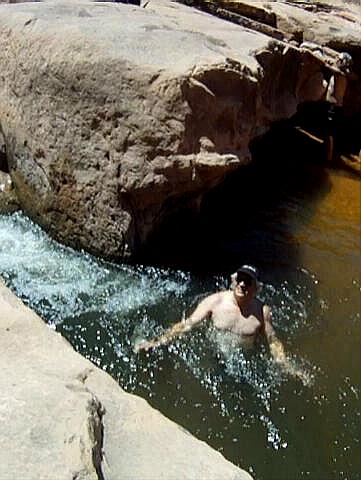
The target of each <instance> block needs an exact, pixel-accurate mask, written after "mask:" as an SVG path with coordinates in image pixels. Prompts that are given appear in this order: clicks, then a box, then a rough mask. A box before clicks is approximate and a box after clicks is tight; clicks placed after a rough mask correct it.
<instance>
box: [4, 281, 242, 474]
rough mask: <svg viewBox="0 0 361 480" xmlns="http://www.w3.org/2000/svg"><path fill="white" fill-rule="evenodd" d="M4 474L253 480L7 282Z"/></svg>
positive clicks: (5, 298) (5, 302)
mask: <svg viewBox="0 0 361 480" xmlns="http://www.w3.org/2000/svg"><path fill="white" fill-rule="evenodd" d="M0 364H1V369H0V424H1V429H0V478H1V480H14V479H21V480H50V479H51V480H74V479H78V480H91V479H94V480H95V479H100V480H120V479H122V480H135V479H143V480H151V479H157V480H158V479H164V480H177V479H179V480H195V479H201V478H206V479H207V480H208V479H210V480H212V479H213V480H219V479H222V480H251V476H250V475H249V474H248V473H246V472H244V471H243V470H241V469H239V468H237V467H236V466H234V465H233V464H231V463H230V462H228V461H227V460H225V459H224V457H223V456H222V455H221V454H220V453H218V452H216V451H215V450H213V449H211V448H210V447H209V446H208V445H206V444H205V443H203V442H201V441H199V440H197V439H196V438H194V437H193V436H192V435H190V434H189V433H188V432H186V431H185V430H184V429H182V428H181V427H179V426H177V425H176V424H175V423H173V422H171V421H170V420H168V419H167V418H166V417H164V416H163V415H162V414H160V413H159V412H158V411H156V410H154V409H153V408H151V407H150V406H149V405H148V404H147V402H146V401H145V400H142V399H141V398H138V397H136V396H134V395H130V394H127V393H125V392H124V391H123V390H122V389H121V388H120V387H119V385H118V384H117V383H116V382H115V381H114V380H112V379H111V378H110V377H109V375H108V374H106V373H105V372H103V371H101V370H99V369H98V368H96V367H95V366H94V365H93V364H91V363H90V362H89V361H87V360H85V359H84V358H83V357H81V356H80V355H79V354H77V353H76V352H75V351H74V350H73V349H72V348H71V346H70V345H69V344H68V343H67V342H66V341H65V340H64V339H63V337H61V336H60V335H59V334H57V333H55V332H53V331H52V330H50V329H49V328H48V327H47V326H46V325H45V324H44V323H43V321H42V320H41V319H40V318H39V317H38V316H37V315H35V313H33V312H32V311H30V310H29V309H28V308H26V307H25V306H24V305H23V304H22V302H21V301H20V300H18V299H17V298H16V297H15V296H14V295H13V294H12V293H11V292H10V291H9V290H8V289H7V288H6V287H5V286H4V285H3V283H0Z"/></svg>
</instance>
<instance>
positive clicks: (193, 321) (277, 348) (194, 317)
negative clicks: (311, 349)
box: [135, 265, 305, 381]
mask: <svg viewBox="0 0 361 480" xmlns="http://www.w3.org/2000/svg"><path fill="white" fill-rule="evenodd" d="M258 277H259V276H258V270H257V269H256V268H255V267H253V266H251V265H243V266H242V267H240V268H239V269H238V270H237V271H236V272H235V273H234V274H233V275H232V276H231V280H232V281H231V287H230V289H229V290H225V291H221V292H217V293H214V294H212V295H209V296H208V297H206V298H205V299H204V300H202V301H201V302H200V303H199V304H198V306H197V307H196V309H195V310H194V312H193V313H192V314H191V315H190V316H189V317H188V318H186V319H184V320H182V321H180V322H178V323H176V324H175V325H173V326H172V327H171V328H169V329H168V330H167V331H166V332H165V333H164V334H163V335H161V336H160V337H159V338H155V339H153V340H150V341H144V342H141V343H140V344H139V345H136V346H135V351H136V352H138V351H140V350H145V351H148V350H150V349H152V348H157V347H159V346H161V345H166V344H168V343H170V342H171V341H172V340H173V339H174V338H176V337H178V336H180V335H182V334H184V333H185V332H188V331H190V330H192V328H194V327H196V326H198V325H200V324H201V323H202V322H203V321H205V320H207V319H210V320H211V321H212V324H213V326H214V328H215V329H217V330H219V331H221V332H230V334H231V335H232V337H233V338H234V340H235V342H232V343H234V344H237V345H240V346H249V345H253V344H254V343H255V341H256V339H257V338H258V337H260V336H264V337H265V339H266V340H267V343H268V345H269V349H270V352H271V355H272V357H273V359H274V360H275V361H276V362H277V363H279V364H280V365H282V366H283V368H284V369H285V370H286V371H287V372H288V373H291V374H293V375H296V376H299V377H300V378H301V379H302V380H303V381H304V380H305V379H304V373H303V372H300V371H298V370H297V369H296V368H295V367H294V366H293V365H291V364H290V362H289V360H288V358H287V357H286V354H285V350H284V347H283V345H282V343H281V341H280V340H279V339H278V338H277V336H276V333H275V331H274V329H273V326H272V321H271V309H270V307H269V306H268V305H265V304H263V303H262V302H261V301H260V300H259V299H257V298H256V294H257V291H258V288H259V279H258Z"/></svg>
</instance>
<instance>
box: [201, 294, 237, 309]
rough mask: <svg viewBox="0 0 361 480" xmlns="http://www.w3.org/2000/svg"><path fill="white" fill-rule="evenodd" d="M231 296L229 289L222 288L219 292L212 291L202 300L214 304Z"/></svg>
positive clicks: (227, 299) (204, 302)
mask: <svg viewBox="0 0 361 480" xmlns="http://www.w3.org/2000/svg"><path fill="white" fill-rule="evenodd" d="M231 298H232V292H231V291H230V290H222V291H221V292H216V293H212V294H211V295H208V297H206V298H204V299H203V300H202V303H203V304H207V305H212V306H216V305H219V304H220V303H223V302H225V301H226V302H227V301H229V300H230V299H231Z"/></svg>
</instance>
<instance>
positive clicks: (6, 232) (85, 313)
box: [0, 213, 306, 449]
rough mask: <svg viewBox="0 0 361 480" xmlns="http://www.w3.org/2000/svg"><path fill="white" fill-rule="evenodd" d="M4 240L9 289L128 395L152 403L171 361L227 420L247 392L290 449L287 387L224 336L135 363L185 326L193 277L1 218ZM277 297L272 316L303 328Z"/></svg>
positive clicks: (293, 309) (2, 261) (300, 314)
mask: <svg viewBox="0 0 361 480" xmlns="http://www.w3.org/2000/svg"><path fill="white" fill-rule="evenodd" d="M0 231H1V247H0V269H1V274H2V276H3V277H4V278H5V279H6V280H7V282H8V284H9V285H10V286H11V287H12V288H13V289H14V290H15V291H16V292H17V294H18V295H19V296H21V297H22V298H23V299H25V301H26V302H27V303H29V305H30V306H31V307H32V308H34V309H35V310H36V311H37V312H39V314H40V315H42V316H43V317H44V318H46V319H47V321H48V323H49V324H50V325H53V326H54V327H57V328H58V329H59V330H60V331H62V332H63V333H64V334H65V335H66V336H67V337H68V338H69V339H70V340H71V342H72V343H73V344H74V346H75V348H76V349H77V350H79V351H80V352H82V353H83V354H85V356H87V357H88V358H89V359H90V360H92V361H93V362H94V363H95V364H96V365H99V366H101V367H102V368H103V369H104V370H107V371H109V372H110V373H111V374H112V375H114V376H116V377H117V378H118V379H119V381H120V383H121V384H122V386H123V387H124V388H126V389H127V390H128V391H134V392H137V391H139V387H140V389H141V393H143V394H144V393H146V395H147V396H150V397H154V396H156V395H157V393H156V391H153V390H154V389H153V385H154V384H155V381H154V377H156V376H157V374H158V370H159V369H161V368H162V367H161V364H162V363H163V362H164V361H165V358H166V357H167V356H168V357H171V358H170V359H169V358H168V360H167V361H170V362H171V363H174V368H175V369H176V370H177V368H183V369H186V370H188V371H189V372H190V374H191V375H192V376H193V377H194V379H196V380H197V381H198V383H199V386H200V388H201V389H204V390H205V391H206V392H208V393H209V394H210V395H211V396H212V397H213V399H214V401H215V402H216V404H217V405H218V407H219V411H220V413H221V415H223V416H228V417H230V416H231V415H232V413H231V412H232V409H234V407H235V405H234V404H235V403H239V402H240V400H241V399H240V390H244V388H245V387H247V388H248V389H250V391H251V392H253V395H254V397H255V401H256V402H258V406H256V407H255V413H254V414H252V415H250V418H251V417H252V418H253V421H255V420H256V418H259V419H260V421H261V423H262V424H263V425H264V427H265V428H266V430H267V432H268V433H267V438H268V441H269V443H270V444H272V445H273V447H274V448H275V449H278V448H279V447H280V446H281V445H285V444H286V442H284V441H283V440H282V438H281V434H280V433H279V431H278V429H277V427H276V426H275V425H274V424H273V423H272V420H271V419H270V418H269V417H268V416H267V415H269V414H270V411H271V402H272V395H273V394H275V393H276V392H277V386H279V385H280V384H281V383H282V382H283V381H284V378H283V376H282V374H281V373H280V372H279V371H278V370H277V369H276V368H275V365H273V364H272V362H271V361H270V359H269V355H268V354H267V352H266V351H265V350H264V348H263V349H262V350H261V351H260V352H258V353H256V354H251V355H250V356H249V355H248V356H247V352H246V353H244V352H242V350H240V349H239V348H237V349H235V348H234V347H233V346H231V345H230V344H229V343H227V341H226V335H225V334H223V335H219V334H217V333H216V332H214V331H212V330H209V332H211V333H210V334H208V335H207V334H205V333H204V331H200V332H196V333H195V334H194V335H192V337H191V338H187V339H186V340H183V339H182V340H178V341H177V342H175V343H174V344H173V345H171V346H170V347H169V348H168V349H167V351H165V350H163V349H160V350H159V351H158V352H156V353H155V354H152V355H148V358H147V362H146V364H144V361H142V359H140V360H139V358H138V357H137V356H136V355H134V353H133V345H134V343H135V342H136V341H137V339H139V338H147V337H148V338H149V337H152V336H154V335H157V334H159V333H160V332H161V331H162V330H163V328H165V327H166V326H168V325H169V324H170V323H172V322H174V321H176V320H178V319H179V318H180V317H182V316H184V314H185V310H186V305H187V303H188V299H189V297H191V296H192V292H193V291H194V290H195V288H196V287H195V285H194V284H193V283H194V282H192V278H191V276H190V274H189V273H185V272H181V271H175V272H174V271H169V270H161V269H156V268H152V267H141V266H138V267H131V266H125V265H113V264H110V263H106V262H102V261H99V260H97V259H95V258H93V257H92V256H90V255H88V254H85V253H81V254H80V253H77V252H75V251H73V250H72V249H70V248H66V247H61V246H60V245H58V244H57V243H56V242H54V241H52V240H51V239H49V238H48V237H47V236H46V235H45V234H44V233H43V231H42V230H41V229H40V227H38V226H35V225H34V224H33V223H32V222H31V221H30V220H29V219H27V218H26V217H24V216H23V215H21V214H19V213H16V214H13V215H11V216H3V217H0ZM212 282H213V283H214V286H215V285H216V284H217V285H220V284H222V281H220V279H217V278H214V279H212V281H211V283H212ZM224 284H225V282H224V281H223V285H224ZM281 291H282V295H283V298H285V299H286V300H287V302H286V301H284V300H281V301H280V306H278V307H276V309H277V311H278V313H279V314H280V316H281V317H282V318H285V317H286V316H287V315H288V316H290V315H292V316H293V317H294V316H295V315H296V317H297V318H300V319H301V320H303V321H304V320H305V318H306V312H305V308H304V305H303V303H302V302H300V301H299V300H295V299H294V298H293V297H292V295H291V294H290V292H289V291H288V290H287V288H286V286H285V285H284V286H282V289H281ZM263 296H264V297H265V298H266V299H267V298H271V297H272V300H273V301H275V299H276V298H277V291H276V289H275V288H274V287H272V286H271V285H266V286H264V289H263ZM165 314H166V315H165ZM293 328H297V324H295V323H294V324H293ZM180 362H181V364H182V367H180V366H179V365H180ZM144 374H146V375H144ZM225 382H226V384H227V385H228V387H229V385H232V384H233V387H234V388H233V390H234V391H233V392H232V391H228V392H225V391H224V383H225ZM142 390H143V392H142ZM272 392H273V393H272ZM257 409H258V410H260V411H263V412H264V413H262V414H260V413H259V411H258V412H257ZM244 415H245V413H244ZM248 421H249V419H248Z"/></svg>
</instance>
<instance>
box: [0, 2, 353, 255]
mask: <svg viewBox="0 0 361 480" xmlns="http://www.w3.org/2000/svg"><path fill="white" fill-rule="evenodd" d="M269 3H275V2H269ZM295 8H298V7H295ZM298 10H300V9H299V8H298ZM301 11H302V10H301ZM265 18H271V17H267V15H266V16H265ZM272 18H274V17H272ZM267 21H268V20H267ZM345 21H346V20H345ZM295 22H296V20H295ZM348 22H349V24H351V23H352V22H351V20H349V21H348ZM296 23H297V22H296ZM246 25H249V24H248V23H246ZM282 25H286V22H283V24H282ZM282 25H281V26H282ZM292 25H293V24H292ZM286 26H287V25H286ZM269 28H273V27H269ZM287 28H289V29H291V27H290V26H288V27H287ZM292 28H293V27H292ZM295 28H296V27H295ZM300 28H301V27H300ZM352 28H353V29H354V36H356V34H358V35H359V38H361V28H360V24H359V22H358V23H357V22H355V21H354V22H353V23H352ZM258 30H260V31H270V34H272V35H273V33H272V32H274V31H275V30H269V29H268V30H267V29H266V30H264V29H262V28H260V29H258ZM260 31H252V30H250V29H249V28H243V27H241V26H239V25H235V24H232V23H229V22H225V21H223V20H220V19H218V18H215V17H213V16H210V15H208V14H206V13H204V12H200V11H197V10H194V9H192V8H189V7H186V6H184V5H180V4H177V3H172V2H170V1H168V0H151V2H149V3H147V5H146V8H139V7H135V6H131V5H123V4H114V3H111V4H110V3H109V4H108V3H94V2H87V1H85V0H80V1H77V2H70V1H67V2H66V1H56V2H55V1H48V2H43V3H23V4H14V5H0V42H1V46H2V53H1V56H0V71H1V72H2V74H1V77H0V124H1V128H2V131H3V133H4V137H5V141H6V152H7V156H8V163H9V167H10V173H11V176H12V178H13V181H14V183H15V186H16V190H17V193H18V197H19V200H20V202H21V205H22V207H23V209H24V210H25V211H26V212H27V213H28V214H30V215H31V216H32V217H33V218H34V219H35V220H37V221H38V222H40V223H41V224H42V225H44V226H45V227H46V228H47V230H48V231H50V233H52V234H53V235H54V236H55V237H56V238H57V239H59V240H61V241H63V242H65V243H68V244H71V245H73V246H75V247H81V248H85V249H87V250H89V251H91V252H93V253H96V254H98V255H103V256H107V257H111V258H118V259H119V258H126V257H129V256H131V255H133V254H134V253H136V252H137V251H138V250H139V248H140V247H142V246H143V245H144V244H146V242H147V239H148V238H149V235H150V234H151V233H152V232H153V231H154V229H156V228H157V226H158V225H159V224H160V223H162V222H164V221H165V220H166V219H167V217H168V216H169V215H171V214H172V213H173V212H174V211H175V210H176V209H179V207H180V205H182V206H189V207H191V208H197V207H198V206H199V203H200V201H201V199H202V196H203V195H204V193H205V192H207V191H209V190H210V189H211V188H213V187H214V186H215V185H217V184H218V183H219V182H220V181H222V180H223V178H224V176H225V175H227V174H228V173H229V172H231V171H233V170H234V169H235V168H238V167H239V166H241V165H243V164H245V163H247V162H249V160H250V154H249V150H248V145H249V142H250V140H251V139H252V138H253V137H255V136H256V135H258V134H260V133H262V132H264V131H265V130H266V129H267V128H268V126H269V124H270V122H272V121H273V120H277V119H279V118H285V117H288V116H290V115H292V114H293V113H294V112H295V110H296V107H297V105H298V104H299V103H300V102H302V101H305V100H318V99H319V98H320V96H321V95H322V94H323V93H324V74H323V72H324V64H325V63H327V62H325V59H323V58H319V57H317V55H314V54H313V53H311V52H310V51H308V50H307V49H306V50H305V49H299V48H297V47H296V46H295V45H293V44H290V43H287V42H281V41H279V40H275V38H273V37H272V36H268V35H265V34H262V33H260ZM298 31H299V30H298ZM275 35H276V37H279V33H278V30H277V32H276V33H275ZM282 35H283V34H282ZM282 35H281V37H282V38H283V36H282ZM291 37H292V32H291V36H290V35H286V34H285V36H284V39H285V40H287V38H291Z"/></svg>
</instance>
